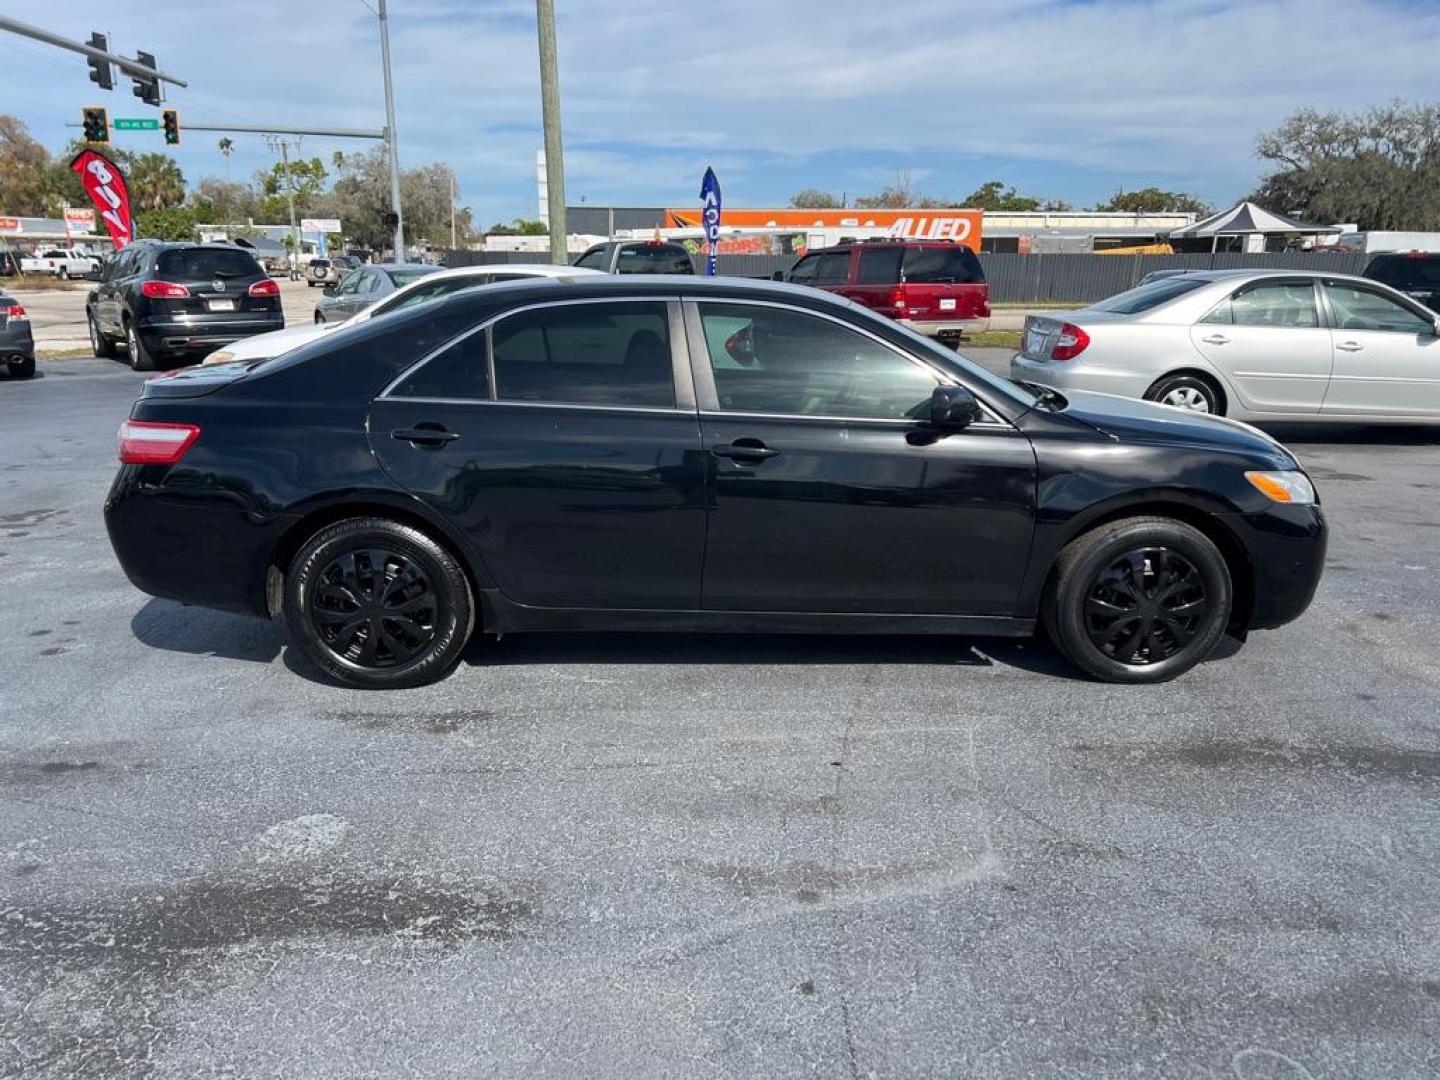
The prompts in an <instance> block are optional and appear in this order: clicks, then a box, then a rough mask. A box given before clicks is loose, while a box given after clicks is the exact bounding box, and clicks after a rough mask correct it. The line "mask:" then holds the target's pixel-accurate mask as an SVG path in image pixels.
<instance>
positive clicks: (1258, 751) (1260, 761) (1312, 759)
mask: <svg viewBox="0 0 1440 1080" xmlns="http://www.w3.org/2000/svg"><path fill="white" fill-rule="evenodd" d="M1071 750H1073V751H1075V752H1077V753H1081V754H1096V755H1100V756H1104V757H1107V758H1112V759H1116V760H1119V761H1123V762H1125V763H1126V764H1127V765H1145V764H1154V765H1166V764H1175V765H1185V766H1191V767H1195V768H1201V769H1288V770H1294V771H1296V772H1306V773H1321V772H1339V773H1345V774H1348V775H1351V776H1356V777H1360V778H1365V779H1381V780H1398V781H1402V782H1406V783H1429V782H1432V781H1437V780H1440V751H1436V750H1407V749H1403V748H1400V747H1390V746H1301V745H1293V744H1288V743H1281V742H1278V741H1276V740H1273V739H1250V740H1224V739H1220V740H1215V741H1213V742H1203V743H1187V744H1182V745H1179V746H1153V745H1117V744H1092V743H1076V744H1075V745H1074V746H1072V747H1071Z"/></svg>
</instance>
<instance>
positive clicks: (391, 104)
mask: <svg viewBox="0 0 1440 1080" xmlns="http://www.w3.org/2000/svg"><path fill="white" fill-rule="evenodd" d="M378 3H379V5H380V10H379V12H378V14H379V16H380V63H381V66H383V67H384V69H385V144H386V147H387V148H388V149H389V151H390V210H391V212H392V213H393V214H394V215H395V261H396V262H404V261H405V218H404V216H403V215H402V214H401V211H400V155H399V153H398V151H397V150H396V148H395V144H396V138H395V86H394V82H393V81H392V80H391V78H390V17H389V15H388V14H387V13H386V11H385V0H378Z"/></svg>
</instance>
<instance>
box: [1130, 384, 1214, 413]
mask: <svg viewBox="0 0 1440 1080" xmlns="http://www.w3.org/2000/svg"><path fill="white" fill-rule="evenodd" d="M1145 399H1146V400H1147V401H1158V402H1159V403H1160V404H1161V405H1169V406H1171V407H1172V408H1175V409H1186V410H1188V411H1190V412H1201V413H1210V414H1212V415H1214V416H1224V415H1225V398H1224V395H1222V394H1221V393H1220V388H1219V387H1218V386H1216V385H1215V384H1214V383H1213V382H1211V381H1210V380H1209V379H1207V378H1205V377H1204V376H1201V375H1167V376H1166V377H1165V378H1163V379H1160V380H1159V381H1158V382H1156V383H1155V385H1154V386H1152V387H1150V389H1149V390H1147V391H1146V392H1145Z"/></svg>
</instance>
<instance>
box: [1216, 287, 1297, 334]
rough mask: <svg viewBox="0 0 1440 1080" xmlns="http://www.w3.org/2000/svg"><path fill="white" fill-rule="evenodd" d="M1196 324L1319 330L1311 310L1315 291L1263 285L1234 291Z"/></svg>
mask: <svg viewBox="0 0 1440 1080" xmlns="http://www.w3.org/2000/svg"><path fill="white" fill-rule="evenodd" d="M1200 321H1201V322H1204V323H1224V324H1226V325H1234V326H1274V327H1279V328H1283V329H1289V330H1293V329H1295V328H1297V327H1314V326H1319V325H1320V316H1319V315H1318V314H1317V312H1316V310H1315V289H1314V287H1313V286H1312V285H1311V284H1310V283H1309V282H1296V281H1267V282H1264V283H1263V284H1260V285H1251V286H1248V287H1247V288H1244V289H1239V290H1237V291H1236V292H1235V293H1234V294H1232V295H1231V296H1227V297H1226V298H1225V299H1224V300H1221V301H1220V303H1218V304H1216V305H1215V309H1214V310H1213V311H1211V312H1210V313H1209V314H1208V315H1206V316H1205V318H1203V319H1201V320H1200Z"/></svg>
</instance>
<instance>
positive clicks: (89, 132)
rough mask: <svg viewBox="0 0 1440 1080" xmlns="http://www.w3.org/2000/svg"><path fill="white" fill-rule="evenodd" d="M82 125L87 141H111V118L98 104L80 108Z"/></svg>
mask: <svg viewBox="0 0 1440 1080" xmlns="http://www.w3.org/2000/svg"><path fill="white" fill-rule="evenodd" d="M80 126H81V127H82V128H83V129H84V130H85V141H86V142H88V143H108V142H109V141H110V118H109V116H107V115H106V113H105V110H104V109H102V108H100V107H99V106H98V105H93V106H90V107H89V108H85V109H81V110H80Z"/></svg>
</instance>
